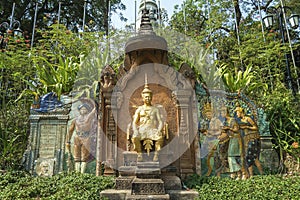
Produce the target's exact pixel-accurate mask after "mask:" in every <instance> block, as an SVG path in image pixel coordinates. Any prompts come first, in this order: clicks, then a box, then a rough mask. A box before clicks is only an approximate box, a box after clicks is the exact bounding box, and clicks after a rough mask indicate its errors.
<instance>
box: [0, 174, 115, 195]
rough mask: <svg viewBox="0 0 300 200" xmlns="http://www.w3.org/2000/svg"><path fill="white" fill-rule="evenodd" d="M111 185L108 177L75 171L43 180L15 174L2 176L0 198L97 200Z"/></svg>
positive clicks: (42, 178)
mask: <svg viewBox="0 0 300 200" xmlns="http://www.w3.org/2000/svg"><path fill="white" fill-rule="evenodd" d="M113 186H114V178H113V177H108V176H106V177H104V176H94V175H90V174H81V173H75V172H74V173H70V174H66V173H62V174H58V175H55V176H53V177H48V178H46V177H45V178H44V177H32V176H30V175H29V174H26V173H25V172H20V171H14V172H8V173H5V174H4V175H2V176H1V179H0V199H39V198H41V199H100V192H101V191H102V190H105V189H108V188H112V187H113Z"/></svg>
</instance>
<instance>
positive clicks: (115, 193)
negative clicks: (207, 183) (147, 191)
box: [100, 189, 198, 200]
mask: <svg viewBox="0 0 300 200" xmlns="http://www.w3.org/2000/svg"><path fill="white" fill-rule="evenodd" d="M166 193H167V194H164V195H131V190H114V189H109V190H104V191H102V192H101V193H100V197H101V198H102V197H104V198H107V199H110V200H144V199H145V200H146V199H160V200H193V199H196V198H197V197H198V192H197V191H194V190H167V191H166Z"/></svg>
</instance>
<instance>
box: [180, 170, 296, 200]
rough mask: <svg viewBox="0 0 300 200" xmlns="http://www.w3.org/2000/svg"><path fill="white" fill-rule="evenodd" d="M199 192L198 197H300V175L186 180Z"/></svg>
mask: <svg viewBox="0 0 300 200" xmlns="http://www.w3.org/2000/svg"><path fill="white" fill-rule="evenodd" d="M185 184H186V185H187V187H191V188H194V189H196V190H197V191H198V192H199V198H198V199H258V198H259V199H261V200H262V199H300V193H299V191H300V177H299V176H293V177H289V178H284V177H282V176H279V175H266V176H254V177H252V178H250V179H247V180H232V179H230V178H218V177H200V176H197V175H193V176H191V177H189V178H188V179H187V181H186V182H185Z"/></svg>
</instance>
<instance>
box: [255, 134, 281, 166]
mask: <svg viewBox="0 0 300 200" xmlns="http://www.w3.org/2000/svg"><path fill="white" fill-rule="evenodd" d="M260 139H261V152H260V157H259V160H260V162H261V164H262V166H263V167H264V169H267V170H270V171H275V170H277V169H278V167H279V156H278V153H277V152H276V151H275V149H273V143H272V141H271V140H272V137H271V136H261V138H260Z"/></svg>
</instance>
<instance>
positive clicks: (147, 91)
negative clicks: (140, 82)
mask: <svg viewBox="0 0 300 200" xmlns="http://www.w3.org/2000/svg"><path fill="white" fill-rule="evenodd" d="M144 93H151V94H152V90H150V88H149V85H148V80H147V74H145V86H144V89H143V91H142V94H144Z"/></svg>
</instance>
